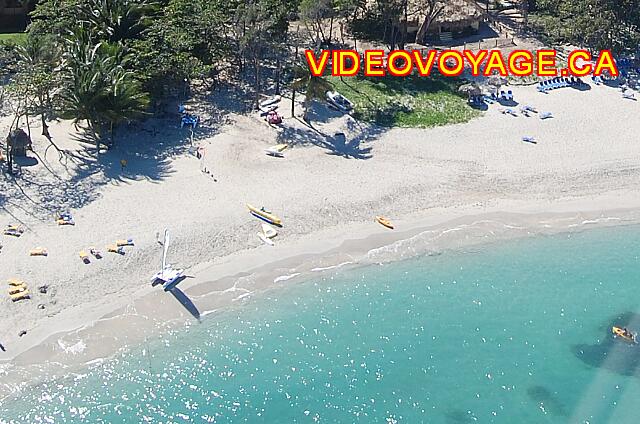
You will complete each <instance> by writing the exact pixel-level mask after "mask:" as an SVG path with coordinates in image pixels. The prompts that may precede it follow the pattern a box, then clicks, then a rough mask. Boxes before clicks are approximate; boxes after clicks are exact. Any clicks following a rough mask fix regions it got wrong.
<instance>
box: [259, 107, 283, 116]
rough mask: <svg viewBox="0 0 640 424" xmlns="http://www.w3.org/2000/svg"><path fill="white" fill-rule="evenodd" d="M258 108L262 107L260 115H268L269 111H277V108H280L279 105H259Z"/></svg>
mask: <svg viewBox="0 0 640 424" xmlns="http://www.w3.org/2000/svg"><path fill="white" fill-rule="evenodd" d="M258 109H260V116H267V115H268V114H269V113H271V112H275V110H276V109H278V105H271V106H267V107H259V108H258Z"/></svg>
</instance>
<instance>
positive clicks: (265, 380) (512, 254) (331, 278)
mask: <svg viewBox="0 0 640 424" xmlns="http://www.w3.org/2000/svg"><path fill="white" fill-rule="evenodd" d="M639 254H640V228H638V227H625V228H622V227H620V228H615V229H597V230H591V231H586V232H582V233H578V234H572V235H567V234H564V235H556V236H549V237H539V238H530V239H524V240H516V241H508V242H501V243H499V244H492V245H487V246H481V247H478V246H476V247H474V248H472V249H468V250H466V251H463V252H447V253H445V254H442V255H440V256H431V257H424V258H417V259H414V260H410V261H405V262H401V263H394V264H389V265H379V266H370V267H364V268H358V269H350V270H344V271H336V272H334V273H332V274H322V275H318V276H317V278H316V279H315V280H314V279H311V280H309V281H307V282H304V283H299V284H298V283H296V285H292V286H291V287H288V288H285V289H277V290H273V291H271V292H269V293H267V294H266V295H263V296H260V297H259V298H256V299H252V300H249V301H247V302H246V303H245V304H243V305H241V306H238V307H234V308H233V309H230V310H228V311H226V312H222V313H219V314H214V315H210V316H208V317H206V318H205V319H204V321H203V323H202V324H200V325H194V326H192V327H191V328H190V329H189V330H188V331H183V332H178V333H175V334H170V335H165V336H163V337H162V338H157V337H156V338H155V339H154V340H151V341H149V342H148V343H146V344H145V345H143V346H141V347H140V348H136V349H133V350H132V351H131V352H130V353H128V354H126V355H124V356H121V357H118V358H117V359H114V360H111V361H108V362H107V363H105V364H103V365H101V366H98V367H95V368H94V369H91V370H88V371H87V372H86V373H84V374H80V375H76V376H74V377H69V378H67V379H64V380H58V381H55V382H53V383H49V384H46V385H42V386H38V387H37V388H34V389H32V390H31V389H30V390H29V391H28V392H26V393H24V394H23V395H22V396H21V397H20V398H19V399H13V400H5V401H4V402H3V403H2V405H0V422H17V423H36V422H55V423H72V422H73V423H76V422H77V423H80V422H90V423H93V422H96V423H97V422H108V423H137V422H152V423H183V422H184V423H187V422H188V423H201V422H216V423H314V422H319V423H323V422H324V423H385V424H386V423H474V422H479V423H586V422H589V423H605V422H608V423H637V422H640V412H638V410H637V406H636V403H637V402H636V400H637V399H638V398H639V397H640V380H639V379H638V377H639V376H640V370H639V369H638V366H639V365H640V347H634V346H630V345H627V344H626V343H624V342H621V341H619V340H613V338H612V337H611V334H610V327H611V325H612V324H613V323H620V324H623V325H629V326H630V327H634V326H635V328H636V329H637V330H640V315H636V314H638V313H640V292H639V290H638V287H639V283H640V259H639Z"/></svg>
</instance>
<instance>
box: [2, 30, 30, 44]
mask: <svg viewBox="0 0 640 424" xmlns="http://www.w3.org/2000/svg"><path fill="white" fill-rule="evenodd" d="M25 38H27V34H26V33H24V32H9V33H6V34H1V33H0V43H1V42H9V43H15V44H18V43H21V42H22V41H23V40H24V39H25Z"/></svg>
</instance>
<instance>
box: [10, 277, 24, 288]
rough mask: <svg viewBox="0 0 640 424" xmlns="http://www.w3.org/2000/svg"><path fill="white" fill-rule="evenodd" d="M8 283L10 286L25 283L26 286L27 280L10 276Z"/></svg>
mask: <svg viewBox="0 0 640 424" xmlns="http://www.w3.org/2000/svg"><path fill="white" fill-rule="evenodd" d="M7 283H8V284H9V285H10V286H23V285H25V286H26V284H25V282H24V281H22V280H18V279H17V278H10V279H9V280H8V281H7Z"/></svg>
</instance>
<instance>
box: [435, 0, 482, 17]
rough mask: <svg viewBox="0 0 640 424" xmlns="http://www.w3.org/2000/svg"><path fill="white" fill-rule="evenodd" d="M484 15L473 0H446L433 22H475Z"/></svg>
mask: <svg viewBox="0 0 640 424" xmlns="http://www.w3.org/2000/svg"><path fill="white" fill-rule="evenodd" d="M484 15H485V12H484V10H482V9H481V8H480V6H478V4H477V3H476V2H475V1H473V0H447V2H446V3H445V5H444V10H442V12H440V14H439V15H438V17H437V18H436V19H435V22H438V23H464V22H475V21H477V20H479V19H481V18H482V17H483V16H484Z"/></svg>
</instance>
